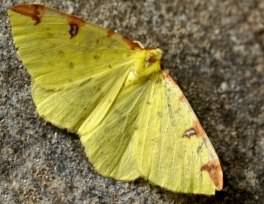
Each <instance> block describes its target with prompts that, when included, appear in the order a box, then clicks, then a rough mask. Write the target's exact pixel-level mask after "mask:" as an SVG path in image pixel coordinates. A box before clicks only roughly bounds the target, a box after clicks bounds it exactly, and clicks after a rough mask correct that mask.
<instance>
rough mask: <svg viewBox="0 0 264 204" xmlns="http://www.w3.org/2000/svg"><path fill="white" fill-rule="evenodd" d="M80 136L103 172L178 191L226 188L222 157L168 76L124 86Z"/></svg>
mask: <svg viewBox="0 0 264 204" xmlns="http://www.w3.org/2000/svg"><path fill="white" fill-rule="evenodd" d="M80 135H81V142H82V144H83V145H84V147H85V151H86V153H87V155H88V157H89V159H90V161H91V163H92V164H93V165H94V166H95V168H96V169H97V170H98V171H99V173H101V174H103V175H105V176H110V177H113V178H115V179H121V180H132V179H135V178H137V177H143V178H145V179H147V180H149V181H150V182H152V183H154V184H156V185H159V186H161V187H163V188H166V189H168V190H171V191H175V192H182V193H197V194H208V195H211V194H214V193H215V190H220V189H221V188H222V170H221V167H220V163H219V160H218V157H217V155H216V153H215V151H214V149H213V147H212V145H211V143H210V141H209V139H208V138H207V136H206V134H205V132H204V131H203V129H202V127H201V125H200V123H199V121H198V119H197V117H196V116H195V114H194V112H193V111H192V109H191V107H190V106H189V104H188V102H187V101H186V100H185V97H184V96H183V95H182V92H181V90H180V89H179V87H178V86H177V85H176V84H175V83H174V82H172V81H171V80H170V79H169V78H168V76H165V75H163V74H155V75H154V76H152V77H151V78H150V79H149V80H147V81H141V82H139V83H138V84H136V85H133V86H130V87H127V88H123V89H122V91H121V93H120V94H119V96H118V97H117V100H116V101H115V103H114V104H113V106H112V108H111V109H110V110H109V112H108V114H107V115H106V117H105V118H104V120H103V121H102V122H101V124H100V126H98V127H97V128H95V129H94V130H93V131H92V132H89V131H85V127H84V126H83V127H81V132H80Z"/></svg>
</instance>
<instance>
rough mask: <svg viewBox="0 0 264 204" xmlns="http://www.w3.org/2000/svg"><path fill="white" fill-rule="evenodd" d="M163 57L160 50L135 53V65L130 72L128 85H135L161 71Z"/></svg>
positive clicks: (145, 50)
mask: <svg viewBox="0 0 264 204" xmlns="http://www.w3.org/2000/svg"><path fill="white" fill-rule="evenodd" d="M161 57H162V51H161V50H160V49H144V50H139V51H138V52H137V53H135V55H134V56H133V58H134V60H133V61H134V62H135V63H134V65H133V68H132V69H131V70H130V71H129V74H128V78H127V81H126V84H127V85H128V84H131V83H134V82H136V81H138V80H141V79H144V78H145V77H147V76H150V75H151V74H153V73H154V72H158V71H160V59H161Z"/></svg>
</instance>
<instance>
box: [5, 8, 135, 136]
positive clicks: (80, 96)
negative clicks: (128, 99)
mask: <svg viewBox="0 0 264 204" xmlns="http://www.w3.org/2000/svg"><path fill="white" fill-rule="evenodd" d="M8 13H9V16H10V22H11V27H12V33H13V38H14V42H15V45H16V47H17V49H18V54H19V56H20V58H21V59H22V61H23V64H24V65H25V67H26V69H27V71H28V72H29V73H30V75H31V76H32V81H33V85H32V93H33V99H34V102H35V105H36V108H37V111H38V113H39V114H40V115H41V116H42V117H43V118H45V119H46V120H48V121H49V122H51V123H53V124H55V125H56V126H58V127H61V128H66V129H68V130H70V131H72V132H77V130H78V127H79V126H80V125H81V123H82V122H84V121H86V120H87V121H89V120H91V118H92V124H91V125H90V128H93V127H92V126H93V125H96V124H97V123H99V122H100V120H101V118H103V117H104V114H105V113H106V112H107V110H108V108H109V107H110V106H111V103H112V101H114V99H115V97H116V95H117V94H118V92H119V90H120V89H121V87H122V84H123V82H124V80H125V78H126V76H127V70H128V69H129V68H130V67H131V66H132V65H133V60H132V59H131V58H130V55H131V53H132V52H133V49H136V47H137V44H136V43H135V44H133V42H131V41H129V40H128V39H126V38H124V37H122V36H121V35H119V34H118V33H115V32H111V31H107V30H106V29H103V28H100V27H98V26H96V25H93V24H90V23H86V22H84V21H83V20H81V19H79V18H78V17H75V16H70V15H67V14H64V13H60V12H58V11H56V10H53V9H49V8H46V7H44V6H42V5H36V4H33V5H18V6H14V7H12V8H11V9H10V10H9V11H8Z"/></svg>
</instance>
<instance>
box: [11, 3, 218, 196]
mask: <svg viewBox="0 0 264 204" xmlns="http://www.w3.org/2000/svg"><path fill="white" fill-rule="evenodd" d="M8 14H9V17H10V21H11V26H12V33H13V38H14V42H15V45H16V47H17V48H18V54H19V56H20V58H21V59H22V61H23V63H24V65H25V67H26V69H27V71H28V72H29V74H30V75H31V77H32V96H33V100H34V103H35V106H36V109H37V112H38V113H39V115H40V116H41V117H42V118H44V119H45V120H47V121H49V122H50V123H52V124H54V125H55V126H57V127H60V128H65V129H67V130H68V131H70V132H73V133H76V134H78V135H79V137H80V140H81V143H82V144H83V146H84V149H85V152H86V154H87V157H88V158H89V161H90V162H91V163H92V165H93V166H94V168H95V169H96V170H97V172H99V173H100V174H102V175H104V176H107V177H112V178H114V179H118V180H123V181H131V180H135V179H137V178H140V177H141V178H144V179H146V180H148V181H150V182H151V183H152V184H155V185H158V186H160V187H163V188H165V189H168V190H170V191H174V192H181V193H193V194H206V195H213V194H215V191H216V190H221V189H222V186H223V173H222V169H221V166H220V162H219V159H218V156H217V154H216V153H215V150H214V148H213V146H212V144H211V142H210V141H209V139H208V137H207V135H206V133H205V131H204V130H203V128H202V126H201V125H200V122H199V121H198V119H197V117H196V115H195V114H194V112H193V110H192V109H191V107H190V105H189V103H188V101H187V100H186V98H185V97H184V95H183V93H182V91H181V90H180V88H179V86H178V85H177V84H176V83H175V81H174V80H173V79H172V78H171V77H170V76H169V74H168V73H167V72H166V71H164V70H163V69H162V68H161V65H160V59H161V57H162V51H161V50H160V49H146V48H144V47H143V46H142V45H141V44H140V43H139V42H136V41H132V40H129V39H128V38H126V37H124V36H122V35H120V34H118V33H116V32H112V31H109V30H107V29H104V28H101V27H99V26H96V25H93V24H91V23H87V22H85V21H83V20H81V19H80V18H78V17H75V16H71V15H67V14H64V13H61V12H58V11H56V10H54V9H50V8H46V7H44V6H42V5H36V4H33V5H17V6H14V7H12V8H10V9H9V11H8Z"/></svg>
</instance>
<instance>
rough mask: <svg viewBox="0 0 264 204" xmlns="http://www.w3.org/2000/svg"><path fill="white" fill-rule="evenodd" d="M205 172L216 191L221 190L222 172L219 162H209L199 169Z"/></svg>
mask: <svg viewBox="0 0 264 204" xmlns="http://www.w3.org/2000/svg"><path fill="white" fill-rule="evenodd" d="M201 171H207V172H208V174H209V176H210V178H211V179H212V181H213V183H214V185H215V187H216V189H217V190H222V189H223V172H222V168H221V165H220V162H219V160H211V161H209V162H208V163H207V164H205V165H203V166H202V167H201Z"/></svg>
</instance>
